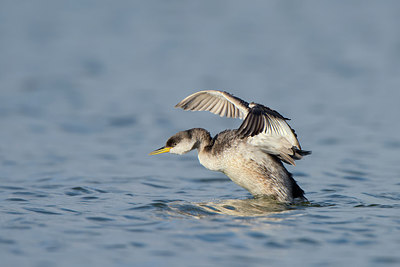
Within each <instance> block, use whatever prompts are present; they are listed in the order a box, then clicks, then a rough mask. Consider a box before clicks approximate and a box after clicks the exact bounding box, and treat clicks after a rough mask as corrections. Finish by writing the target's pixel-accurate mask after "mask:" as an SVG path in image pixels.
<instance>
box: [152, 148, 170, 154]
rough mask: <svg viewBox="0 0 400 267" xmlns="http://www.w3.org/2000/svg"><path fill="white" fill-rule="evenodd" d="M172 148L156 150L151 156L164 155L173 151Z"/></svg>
mask: <svg viewBox="0 0 400 267" xmlns="http://www.w3.org/2000/svg"><path fill="white" fill-rule="evenodd" d="M171 148H172V147H162V148H159V149H157V150H154V151H153V152H151V153H149V155H158V154H162V153H167V152H169V151H170V150H171Z"/></svg>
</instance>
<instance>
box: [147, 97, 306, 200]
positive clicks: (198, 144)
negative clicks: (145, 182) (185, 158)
mask: <svg viewBox="0 0 400 267" xmlns="http://www.w3.org/2000/svg"><path fill="white" fill-rule="evenodd" d="M175 107H176V108H182V109H184V110H192V111H197V110H207V111H210V112H212V113H214V114H218V115H220V116H221V117H223V116H226V117H229V118H240V119H244V121H243V123H242V124H241V125H240V127H239V129H235V130H225V131H223V132H221V133H219V134H217V135H216V136H215V137H214V138H212V137H211V135H210V133H209V132H208V131H207V130H205V129H202V128H193V129H189V130H186V131H182V132H179V133H177V134H175V135H174V136H172V137H170V138H169V139H168V141H167V143H166V145H165V146H164V147H162V148H160V149H157V150H155V151H153V152H151V153H150V155H157V154H161V153H165V152H170V153H173V154H185V153H187V152H189V151H191V150H193V149H197V151H198V158H199V161H200V163H201V164H202V165H203V166H204V167H206V168H207V169H210V170H213V171H220V172H222V173H224V174H225V175H227V176H228V177H229V178H230V179H231V180H232V181H233V182H235V183H236V184H238V185H239V186H241V187H243V188H245V189H247V190H248V191H249V192H250V193H251V194H252V195H253V196H255V197H269V198H272V199H275V200H277V201H279V202H289V203H291V202H293V201H294V200H299V201H306V200H307V199H306V198H305V197H304V191H303V190H302V189H301V188H300V187H299V186H298V185H297V183H296V181H295V180H294V179H293V177H292V175H291V173H290V172H288V171H287V170H286V168H285V167H284V166H283V164H282V161H283V162H285V163H288V164H291V165H295V162H294V161H295V160H299V159H301V158H302V157H303V156H305V155H308V154H310V153H311V151H305V150H302V149H301V146H300V144H299V141H298V140H297V135H296V134H295V132H294V130H293V129H292V128H291V127H290V126H289V125H288V124H287V123H286V121H287V120H289V119H287V118H285V117H283V116H282V115H281V114H279V113H278V112H277V111H275V110H272V109H270V108H268V107H266V106H263V105H261V104H256V103H250V104H249V103H247V102H246V101H243V100H241V99H240V98H238V97H235V96H233V95H231V94H229V93H227V92H222V91H216V90H207V91H200V92H197V93H194V94H192V95H190V96H188V97H186V98H185V99H183V100H182V101H181V102H179V103H178V104H177V105H176V106H175Z"/></svg>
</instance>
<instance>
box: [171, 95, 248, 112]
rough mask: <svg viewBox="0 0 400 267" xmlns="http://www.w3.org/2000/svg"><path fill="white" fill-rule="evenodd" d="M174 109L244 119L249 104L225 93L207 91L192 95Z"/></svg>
mask: <svg viewBox="0 0 400 267" xmlns="http://www.w3.org/2000/svg"><path fill="white" fill-rule="evenodd" d="M175 107H176V108H183V109H184V110H193V111H199V110H206V111H210V112H212V113H214V114H217V115H220V116H221V117H223V116H226V117H228V118H239V119H244V118H245V117H246V115H247V113H248V111H249V103H247V102H246V101H243V100H241V99H240V98H237V97H235V96H233V95H231V94H229V93H227V92H221V91H216V90H207V91H200V92H197V93H194V94H192V95H190V96H188V97H186V98H185V99H183V100H182V101H181V102H179V103H178V104H177V105H176V106H175Z"/></svg>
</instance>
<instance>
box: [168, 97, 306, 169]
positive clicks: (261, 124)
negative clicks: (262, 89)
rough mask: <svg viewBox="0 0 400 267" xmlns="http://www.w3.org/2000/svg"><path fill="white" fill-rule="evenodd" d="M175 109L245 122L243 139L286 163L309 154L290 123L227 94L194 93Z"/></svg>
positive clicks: (273, 111) (241, 131)
mask: <svg viewBox="0 0 400 267" xmlns="http://www.w3.org/2000/svg"><path fill="white" fill-rule="evenodd" d="M175 107H177V108H178V107H179V108H183V109H184V110H192V111H200V110H206V111H210V112H212V113H214V114H217V115H220V116H221V117H223V116H226V117H231V118H240V119H244V121H243V123H242V124H241V125H240V127H239V129H238V135H239V136H240V137H241V138H247V143H248V144H250V145H253V146H255V147H257V148H259V149H260V150H262V151H263V152H265V153H268V154H272V155H276V156H278V157H279V158H280V159H281V160H283V161H284V162H286V163H289V164H292V165H295V163H294V160H295V159H301V158H302V156H303V155H307V154H309V152H308V151H303V150H301V147H300V144H299V141H298V140H297V136H296V134H295V132H294V130H293V129H292V128H290V126H289V125H288V124H287V123H286V120H289V119H287V118H285V117H283V116H282V115H281V114H279V113H278V112H277V111H275V110H273V109H270V108H268V107H266V106H263V105H260V104H256V103H250V104H249V103H247V102H246V101H244V100H242V99H240V98H238V97H235V96H233V95H231V94H229V93H227V92H221V91H216V90H207V91H200V92H197V93H194V94H192V95H190V96H188V97H186V98H185V99H183V100H182V101H181V102H179V103H178V104H177V105H176V106H175Z"/></svg>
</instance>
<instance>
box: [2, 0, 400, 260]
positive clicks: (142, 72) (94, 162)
mask: <svg viewBox="0 0 400 267" xmlns="http://www.w3.org/2000/svg"><path fill="white" fill-rule="evenodd" d="M399 12H400V4H399V2H398V1H200V2H198V1H112V2H111V1H63V2H62V1H52V0H51V1H50V0H49V1H1V3H0V258H1V266H35V267H36V266H43V267H48V266H293V265H296V266H299V265H300V266H398V265H400V256H399V254H398V251H399V249H400V231H399V230H400V212H399V211H400V204H399V203H400V179H399V178H400V164H399V159H400V156H399V155H400V153H399V152H400V137H399V134H398V133H399V132H400V123H399V120H398V116H399V114H400V108H399V99H400V90H399V88H400V31H399V25H400V16H399V15H398V14H399ZM203 89H220V90H226V91H229V92H231V93H233V94H235V95H237V96H239V97H241V98H243V99H245V100H247V101H256V102H259V103H262V104H265V105H267V106H270V107H271V108H273V109H276V110H278V111H279V112H280V113H281V114H282V115H284V116H286V117H289V118H291V119H292V120H291V121H290V124H291V126H292V127H293V128H294V129H296V132H297V133H298V135H299V139H300V142H301V144H302V146H303V148H304V149H306V150H312V151H313V154H312V155H311V156H308V157H306V158H305V159H304V160H302V161H299V162H298V164H297V166H296V167H295V168H294V167H288V169H289V170H290V171H291V172H293V174H294V177H295V179H296V180H297V181H298V183H299V184H300V186H301V187H302V188H303V189H304V190H305V192H306V196H307V198H308V199H309V200H310V203H311V204H310V205H305V206H292V207H287V206H283V205H279V204H277V203H271V202H267V201H262V200H255V199H252V198H251V195H250V194H249V193H248V192H247V191H245V190H244V189H242V188H240V187H238V186H237V185H235V184H234V183H233V182H231V181H230V180H229V179H228V178H227V177H225V176H224V175H223V174H221V173H215V172H211V171H208V170H206V169H205V168H203V167H202V166H201V165H200V164H199V163H198V160H197V156H196V154H195V153H194V152H192V153H189V154H187V155H185V156H176V155H166V154H164V155H158V156H152V157H150V156H148V155H147V154H148V152H150V151H152V150H154V149H156V148H159V147H160V146H162V145H164V143H165V141H166V140H167V138H168V137H169V136H171V135H173V134H174V133H176V132H177V131H180V130H184V129H189V128H193V127H203V128H206V129H208V130H210V131H211V132H212V134H216V133H218V132H219V131H221V130H224V129H226V128H235V127H238V126H239V125H240V121H238V120H232V119H224V118H219V117H218V116H215V115H213V114H211V113H207V112H196V113H193V112H184V111H182V110H177V109H174V108H173V106H174V105H175V104H176V103H178V102H179V101H180V100H181V99H183V98H184V97H186V96H187V95H189V94H191V93H193V92H195V91H197V90H203Z"/></svg>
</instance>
